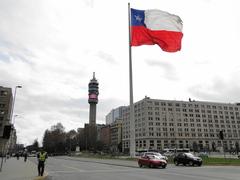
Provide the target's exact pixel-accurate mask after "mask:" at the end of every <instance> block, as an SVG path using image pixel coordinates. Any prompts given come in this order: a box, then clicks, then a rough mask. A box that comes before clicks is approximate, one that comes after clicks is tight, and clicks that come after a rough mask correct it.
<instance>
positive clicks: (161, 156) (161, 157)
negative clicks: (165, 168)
mask: <svg viewBox="0 0 240 180" xmlns="http://www.w3.org/2000/svg"><path fill="white" fill-rule="evenodd" d="M148 155H154V156H155V157H156V158H159V159H164V160H166V161H167V160H168V157H167V156H163V155H162V154H161V153H158V152H145V153H144V154H143V155H142V156H148Z"/></svg>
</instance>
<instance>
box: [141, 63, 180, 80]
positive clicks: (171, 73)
mask: <svg viewBox="0 0 240 180" xmlns="http://www.w3.org/2000/svg"><path fill="white" fill-rule="evenodd" d="M145 62H146V63H147V65H149V66H153V67H157V68H160V69H161V70H162V71H163V73H164V77H165V78H167V79H169V80H172V81H176V80H178V77H177V72H176V69H175V67H174V66H173V65H171V64H170V63H166V62H163V61H159V60H150V59H147V60H146V61H145Z"/></svg>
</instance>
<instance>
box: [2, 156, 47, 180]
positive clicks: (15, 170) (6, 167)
mask: <svg viewBox="0 0 240 180" xmlns="http://www.w3.org/2000/svg"><path fill="white" fill-rule="evenodd" d="M1 160H2V159H1ZM37 173H38V172H37V165H36V164H35V163H34V162H32V161H30V160H27V162H24V160H23V158H21V157H20V158H19V160H17V159H16V158H14V157H12V158H9V159H7V160H6V162H5V159H4V161H3V167H2V171H1V172H0V179H1V180H44V179H46V176H43V177H39V176H37Z"/></svg>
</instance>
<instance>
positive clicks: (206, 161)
mask: <svg viewBox="0 0 240 180" xmlns="http://www.w3.org/2000/svg"><path fill="white" fill-rule="evenodd" d="M75 157H76V156H75ZM77 157H85V158H97V159H119V160H129V161H136V160H137V159H138V158H131V157H129V156H121V157H120V156H113V155H110V154H105V155H99V154H92V153H82V154H81V155H78V156H77ZM202 159H203V165H209V166H240V159H234V158H217V157H202ZM168 163H170V164H173V157H169V158H168Z"/></svg>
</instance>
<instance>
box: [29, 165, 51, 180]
mask: <svg viewBox="0 0 240 180" xmlns="http://www.w3.org/2000/svg"><path fill="white" fill-rule="evenodd" d="M30 161H31V160H30ZM31 163H33V164H35V165H37V163H36V162H35V161H31ZM47 177H48V172H47V171H45V173H44V176H36V177H34V179H33V180H45V179H46V178H47Z"/></svg>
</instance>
